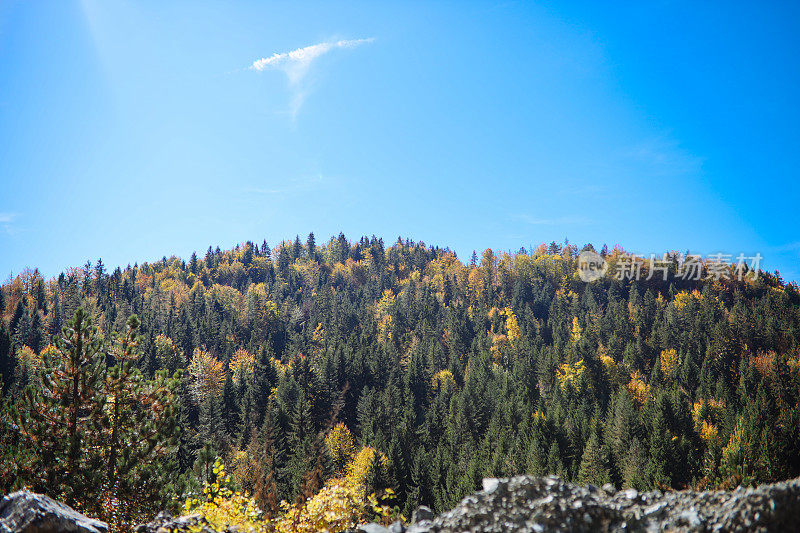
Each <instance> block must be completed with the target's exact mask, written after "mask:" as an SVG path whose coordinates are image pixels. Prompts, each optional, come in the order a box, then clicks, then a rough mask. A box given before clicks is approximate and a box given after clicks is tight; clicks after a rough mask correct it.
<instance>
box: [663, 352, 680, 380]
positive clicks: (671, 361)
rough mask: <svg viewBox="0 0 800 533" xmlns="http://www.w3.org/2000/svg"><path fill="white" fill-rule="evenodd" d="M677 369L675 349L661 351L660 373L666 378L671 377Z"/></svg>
mask: <svg viewBox="0 0 800 533" xmlns="http://www.w3.org/2000/svg"><path fill="white" fill-rule="evenodd" d="M677 367H678V352H677V351H676V350H675V348H670V349H668V350H662V351H661V371H662V372H663V373H664V375H666V376H672V373H673V372H674V371H675V369H676V368H677Z"/></svg>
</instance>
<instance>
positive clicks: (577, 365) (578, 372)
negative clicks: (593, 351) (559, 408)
mask: <svg viewBox="0 0 800 533" xmlns="http://www.w3.org/2000/svg"><path fill="white" fill-rule="evenodd" d="M585 371H586V365H585V364H584V362H583V359H581V360H580V361H576V362H574V363H572V364H570V363H564V364H562V365H560V366H559V367H558V369H556V379H558V384H559V385H560V386H561V390H567V388H568V387H575V388H577V381H578V380H579V379H580V377H581V376H582V375H583V373H584V372H585Z"/></svg>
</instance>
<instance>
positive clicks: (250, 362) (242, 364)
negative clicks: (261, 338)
mask: <svg viewBox="0 0 800 533" xmlns="http://www.w3.org/2000/svg"><path fill="white" fill-rule="evenodd" d="M254 364H255V357H254V356H253V354H251V353H250V352H248V351H247V350H245V349H243V348H239V349H238V350H236V351H235V352H233V355H232V356H231V360H230V362H229V363H228V369H229V370H230V371H231V377H232V378H233V382H234V383H236V384H238V383H239V380H240V379H242V378H244V377H246V376H248V375H250V374H252V373H253V366H254Z"/></svg>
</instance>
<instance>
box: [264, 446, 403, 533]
mask: <svg viewBox="0 0 800 533" xmlns="http://www.w3.org/2000/svg"><path fill="white" fill-rule="evenodd" d="M376 457H377V459H378V461H380V462H381V463H382V464H383V465H384V466H386V465H387V463H388V459H387V458H386V456H385V455H383V454H382V453H380V452H378V451H376V450H375V449H374V448H372V447H371V446H364V447H363V448H362V449H361V451H359V452H358V453H357V454H356V455H355V456H354V457H353V459H352V460H351V461H350V463H349V464H348V465H347V467H346V468H345V471H346V475H345V476H344V477H341V478H335V479H331V480H330V481H328V482H327V483H325V486H324V487H322V490H320V491H319V492H318V493H317V494H315V495H314V496H312V497H311V498H309V499H308V500H306V501H305V502H304V503H302V504H299V505H291V504H289V503H287V502H285V501H283V502H281V509H282V511H283V512H282V514H281V516H279V517H278V518H276V519H275V520H274V526H275V530H276V531H278V532H279V533H312V532H317V531H328V532H330V533H337V532H340V531H345V530H348V529H353V528H355V527H356V525H358V524H360V523H363V522H365V521H366V519H367V513H368V511H369V509H370V508H371V506H370V502H369V501H368V500H367V498H365V497H364V491H365V486H364V482H365V480H366V476H367V474H368V473H369V469H370V466H371V465H372V462H373V461H374V460H375V458H376Z"/></svg>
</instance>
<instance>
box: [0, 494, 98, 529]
mask: <svg viewBox="0 0 800 533" xmlns="http://www.w3.org/2000/svg"><path fill="white" fill-rule="evenodd" d="M107 531H108V524H106V523H105V522H101V521H100V520H95V519H94V518H89V517H88V516H84V515H82V514H81V513H79V512H78V511H76V510H75V509H73V508H72V507H70V506H68V505H66V504H63V503H61V502H57V501H56V500H54V499H52V498H50V497H48V496H45V495H44V494H36V493H33V492H28V491H26V490H20V491H17V492H14V493H12V494H8V495H6V496H5V497H4V498H3V500H2V501H0V533H12V532H14V533H61V532H63V533H106V532H107Z"/></svg>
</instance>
